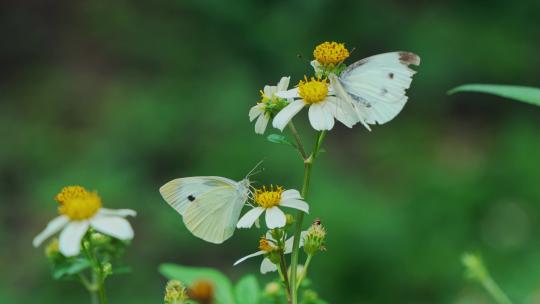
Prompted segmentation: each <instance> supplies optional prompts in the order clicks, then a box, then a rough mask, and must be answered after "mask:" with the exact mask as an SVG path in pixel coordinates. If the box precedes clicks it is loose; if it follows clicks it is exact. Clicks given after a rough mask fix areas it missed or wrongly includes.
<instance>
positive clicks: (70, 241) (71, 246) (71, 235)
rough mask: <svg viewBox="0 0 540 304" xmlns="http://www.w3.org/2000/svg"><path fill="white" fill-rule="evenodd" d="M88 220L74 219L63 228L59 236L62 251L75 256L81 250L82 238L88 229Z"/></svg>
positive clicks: (68, 255)
mask: <svg viewBox="0 0 540 304" xmlns="http://www.w3.org/2000/svg"><path fill="white" fill-rule="evenodd" d="M89 225H90V223H88V221H73V222H70V223H69V224H67V226H66V228H64V230H62V232H61V233H60V238H59V247H60V252H61V253H62V254H63V255H65V256H67V257H70V256H75V255H78V254H79V252H81V240H82V238H83V236H84V234H85V233H86V231H88V226H89Z"/></svg>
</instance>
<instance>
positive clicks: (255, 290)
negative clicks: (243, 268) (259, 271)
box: [234, 275, 261, 304]
mask: <svg viewBox="0 0 540 304" xmlns="http://www.w3.org/2000/svg"><path fill="white" fill-rule="evenodd" d="M234 294H235V295H236V304H257V303H259V300H260V297H261V289H260V287H259V282H257V279H256V278H255V276H254V275H246V276H244V277H242V278H241V279H240V280H239V281H238V283H236V287H235V288H234Z"/></svg>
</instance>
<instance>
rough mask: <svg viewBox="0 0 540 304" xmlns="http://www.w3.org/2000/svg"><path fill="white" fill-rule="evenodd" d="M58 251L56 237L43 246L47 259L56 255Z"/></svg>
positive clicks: (58, 245)
mask: <svg viewBox="0 0 540 304" xmlns="http://www.w3.org/2000/svg"><path fill="white" fill-rule="evenodd" d="M59 254H61V253H60V243H59V242H58V239H57V238H54V239H52V240H51V241H50V242H49V243H48V244H47V246H46V247H45V256H46V257H48V258H49V259H52V258H55V257H57V256H58V255H59Z"/></svg>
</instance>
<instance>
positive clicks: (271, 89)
mask: <svg viewBox="0 0 540 304" xmlns="http://www.w3.org/2000/svg"><path fill="white" fill-rule="evenodd" d="M276 92H277V87H276V86H269V85H265V86H264V89H263V93H264V95H266V97H268V98H272V96H273V95H274V94H275V93H276Z"/></svg>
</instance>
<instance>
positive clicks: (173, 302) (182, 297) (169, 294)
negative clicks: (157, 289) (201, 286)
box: [164, 280, 188, 304]
mask: <svg viewBox="0 0 540 304" xmlns="http://www.w3.org/2000/svg"><path fill="white" fill-rule="evenodd" d="M187 299H188V296H187V293H186V287H184V285H183V284H182V282H180V281H177V280H170V281H169V282H167V286H166V287H165V297H164V301H165V304H182V303H185V301H186V300H187Z"/></svg>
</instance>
